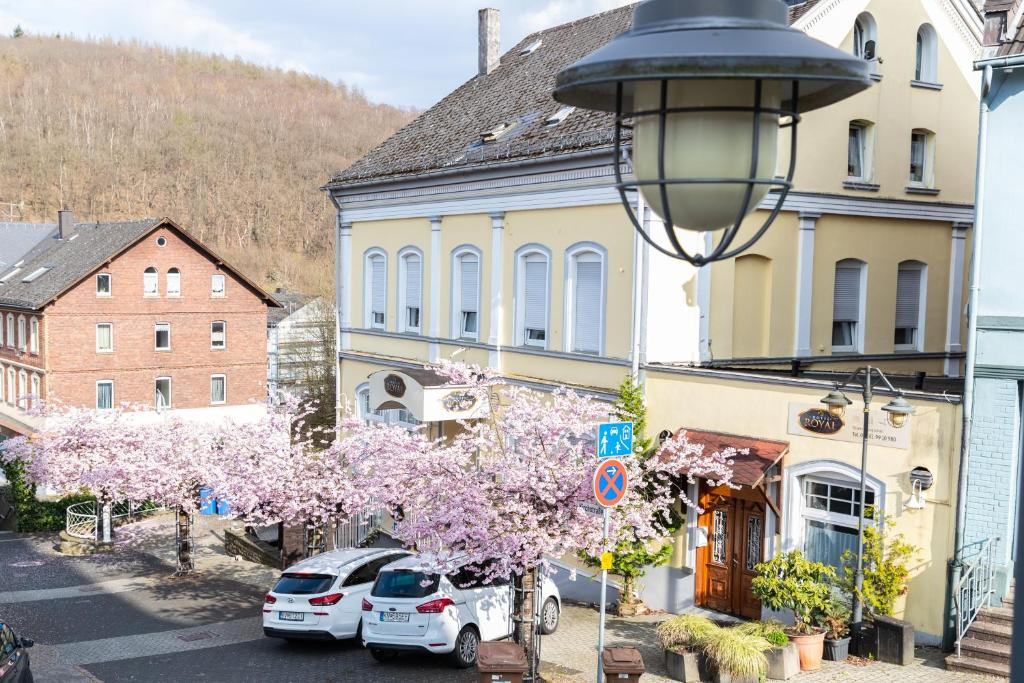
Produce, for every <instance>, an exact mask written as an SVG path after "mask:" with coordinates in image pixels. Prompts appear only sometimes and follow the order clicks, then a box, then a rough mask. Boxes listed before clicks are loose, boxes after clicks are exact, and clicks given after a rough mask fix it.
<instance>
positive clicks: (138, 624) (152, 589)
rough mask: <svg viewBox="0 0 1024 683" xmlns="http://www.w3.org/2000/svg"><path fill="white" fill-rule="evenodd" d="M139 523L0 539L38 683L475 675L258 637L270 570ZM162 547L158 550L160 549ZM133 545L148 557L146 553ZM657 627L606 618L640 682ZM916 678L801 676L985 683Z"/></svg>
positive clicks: (562, 668)
mask: <svg viewBox="0 0 1024 683" xmlns="http://www.w3.org/2000/svg"><path fill="white" fill-rule="evenodd" d="M169 525H170V520H169V518H167V517H164V518H163V519H159V518H158V519H153V520H148V521H146V522H144V523H142V524H141V525H139V526H137V527H136V528H135V529H133V533H134V534H135V535H136V540H135V541H134V542H133V545H132V547H128V546H127V545H122V546H120V547H119V548H118V550H117V551H116V552H115V553H113V554H111V555H107V556H93V557H83V558H78V557H65V556H62V555H59V554H58V553H56V551H55V550H54V549H53V547H52V543H53V540H52V537H42V536H29V535H13V534H0V558H2V560H3V561H2V562H0V587H2V588H3V591H0V616H2V617H3V619H5V620H7V621H9V622H10V623H12V624H14V625H15V627H16V628H17V629H18V631H19V632H20V633H23V634H24V635H27V636H31V637H33V638H35V640H36V647H35V648H33V650H32V651H31V656H32V662H33V670H34V671H35V673H36V680H38V681H42V682H46V681H60V682H65V681H71V682H74V681H184V680H205V681H218V682H219V681H282V682H285V681H296V682H298V681H325V682H326V681H367V682H372V683H378V682H380V683H383V682H386V681H395V682H398V681H417V682H423V683H460V682H463V681H464V682H465V683H469V682H470V681H475V680H477V677H476V674H475V673H474V672H473V671H457V670H454V669H451V668H449V667H448V666H447V664H446V663H445V662H444V661H443V660H438V659H435V658H430V657H417V656H409V657H405V658H402V659H399V660H398V661H395V662H391V663H388V664H378V663H377V662H375V661H374V660H373V659H372V658H371V657H370V656H369V654H368V653H367V652H366V651H365V650H363V649H362V648H361V647H358V646H356V645H355V644H353V643H309V644H300V645H290V644H287V643H284V642H283V641H278V640H273V639H269V638H265V637H264V636H263V633H262V630H261V628H260V612H259V610H260V604H261V602H262V596H263V594H264V592H265V590H266V587H267V584H268V582H269V581H270V580H271V577H272V576H273V575H274V572H273V571H272V570H269V569H266V568H264V567H259V566H257V565H252V564H250V563H248V562H244V561H241V560H234V559H232V558H228V557H225V556H224V555H223V554H222V552H218V550H220V546H219V540H218V537H219V533H218V529H219V528H221V527H222V526H223V523H222V522H219V521H213V522H205V521H204V522H203V528H202V529H201V530H200V534H199V537H200V539H201V541H200V542H201V545H202V550H201V552H200V554H199V560H198V567H199V572H198V573H197V574H196V575H194V576H191V577H187V578H173V577H172V576H171V574H172V569H173V567H172V565H171V564H170V563H169V562H167V561H166V560H167V558H168V557H169V551H170V548H169V546H167V543H166V541H167V537H166V535H165V534H164V533H163V531H164V527H169ZM165 546H167V547H165ZM139 548H142V549H145V550H147V551H152V552H153V553H156V554H155V555H154V554H150V552H143V551H141V550H139ZM656 623H657V618H655V617H645V618H636V619H629V620H625V619H612V620H610V622H609V627H608V641H609V643H610V644H619V643H621V644H627V643H632V644H635V643H639V644H640V646H641V648H642V652H643V656H644V660H645V662H646V664H647V667H648V670H649V674H648V675H646V676H644V679H643V680H644V681H646V682H647V683H663V682H664V681H668V680H669V679H668V678H667V677H665V676H664V668H663V665H662V660H661V652H660V649H659V648H658V646H657V644H656V641H655V638H654V625H655V624H656ZM596 624H597V619H596V613H595V611H594V610H593V609H592V608H589V607H585V606H576V605H567V606H566V609H565V612H564V614H563V620H562V624H561V626H560V627H559V630H558V632H557V633H556V634H554V635H553V636H550V637H547V638H545V639H544V644H543V659H544V666H545V673H546V678H547V679H548V680H549V681H551V682H552V683H556V682H557V683H589V682H590V681H593V679H594V663H595V662H594V647H595V641H596V632H597V627H596ZM919 654H921V655H922V656H923V658H924V659H923V660H922V662H921V663H920V664H919V665H917V666H913V667H907V668H901V667H891V666H886V665H883V664H877V663H870V664H865V665H863V666H851V665H844V666H839V665H832V666H830V667H828V668H826V669H825V670H823V671H822V672H820V673H817V674H813V675H810V674H805V675H803V676H801V677H800V678H799V680H800V681H804V682H806V683H824V682H828V683H839V682H844V683H860V682H864V683H867V682H869V681H882V680H885V681H890V682H891V683H903V682H907V683H911V682H918V681H920V682H922V683H924V682H926V681H927V682H929V683H930V682H933V681H934V682H936V683H945V682H947V681H948V682H952V681H979V682H980V681H984V680H986V679H984V678H982V677H973V676H965V675H963V674H952V673H949V672H946V671H945V670H943V669H942V668H941V654H940V653H938V652H937V651H930V650H919Z"/></svg>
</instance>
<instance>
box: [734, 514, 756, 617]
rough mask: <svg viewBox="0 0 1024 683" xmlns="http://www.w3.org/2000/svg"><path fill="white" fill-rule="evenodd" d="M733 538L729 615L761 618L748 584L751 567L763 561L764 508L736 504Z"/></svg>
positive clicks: (750, 580)
mask: <svg viewBox="0 0 1024 683" xmlns="http://www.w3.org/2000/svg"><path fill="white" fill-rule="evenodd" d="M736 518H737V522H738V524H737V525H736V533H735V534H733V536H734V542H735V546H734V550H733V557H734V558H735V559H736V561H735V562H734V563H733V591H732V598H733V604H732V613H733V614H738V615H739V616H741V617H746V618H748V619H760V618H761V601H760V600H758V599H757V598H756V597H754V592H753V591H752V590H751V583H752V581H753V579H754V577H755V576H757V572H755V571H754V567H755V566H757V565H758V564H759V563H760V562H763V561H764V506H763V505H760V504H758V503H756V502H753V501H749V500H737V501H736Z"/></svg>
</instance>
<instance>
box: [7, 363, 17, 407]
mask: <svg viewBox="0 0 1024 683" xmlns="http://www.w3.org/2000/svg"><path fill="white" fill-rule="evenodd" d="M17 401H18V372H17V371H16V370H15V369H14V368H13V367H8V368H7V404H8V405H12V406H13V405H16V404H17Z"/></svg>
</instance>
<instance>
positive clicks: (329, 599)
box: [309, 593, 345, 607]
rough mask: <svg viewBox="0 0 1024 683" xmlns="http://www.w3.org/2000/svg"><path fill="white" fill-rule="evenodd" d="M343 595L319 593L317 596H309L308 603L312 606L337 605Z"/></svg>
mask: <svg viewBox="0 0 1024 683" xmlns="http://www.w3.org/2000/svg"><path fill="white" fill-rule="evenodd" d="M343 597H345V594H344V593H331V594H330V595H321V596H320V597H319V598H310V599H309V604H311V605H313V606H314V607H327V606H329V605H337V604H338V603H339V602H341V599H342V598H343Z"/></svg>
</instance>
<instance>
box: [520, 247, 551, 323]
mask: <svg viewBox="0 0 1024 683" xmlns="http://www.w3.org/2000/svg"><path fill="white" fill-rule="evenodd" d="M524 270H525V271H526V272H525V276H526V281H525V283H524V287H523V290H524V297H523V298H524V299H525V302H524V305H525V309H524V315H523V322H524V325H525V327H528V328H531V329H535V330H545V331H546V330H547V328H548V325H547V320H546V317H547V316H546V315H545V309H546V308H547V305H546V304H547V296H548V292H547V289H548V264H547V261H546V260H543V259H539V258H538V259H536V260H531V259H527V261H526V268H525V269H524Z"/></svg>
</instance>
